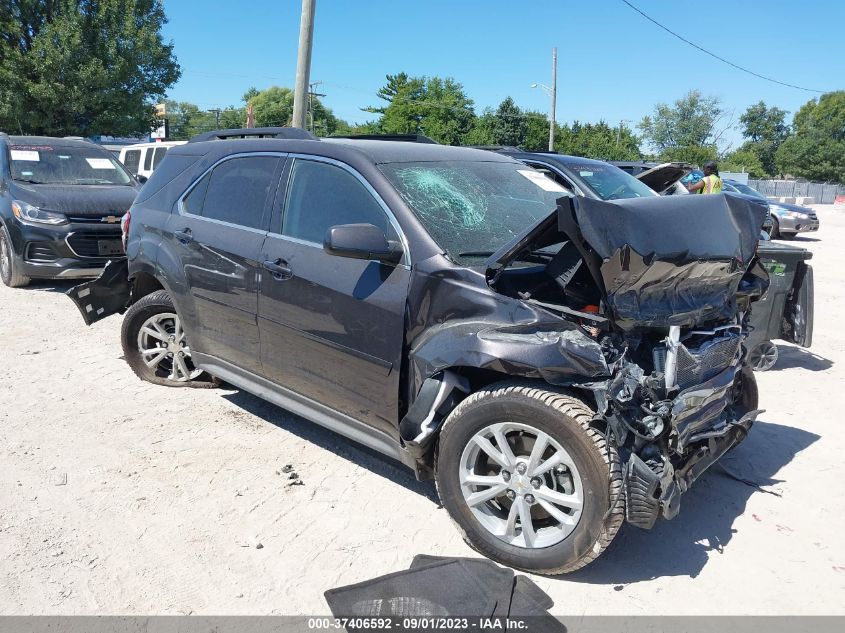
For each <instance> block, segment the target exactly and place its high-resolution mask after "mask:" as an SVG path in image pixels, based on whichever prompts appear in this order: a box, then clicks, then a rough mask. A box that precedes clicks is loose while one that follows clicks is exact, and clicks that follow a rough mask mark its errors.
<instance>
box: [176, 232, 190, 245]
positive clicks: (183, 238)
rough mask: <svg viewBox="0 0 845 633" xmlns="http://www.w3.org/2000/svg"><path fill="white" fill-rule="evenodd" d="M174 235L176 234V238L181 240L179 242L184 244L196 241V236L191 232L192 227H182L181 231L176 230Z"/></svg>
mask: <svg viewBox="0 0 845 633" xmlns="http://www.w3.org/2000/svg"><path fill="white" fill-rule="evenodd" d="M174 235H175V236H176V239H177V240H179V242H181V243H182V244H188V243H189V242H193V241H194V236H193V234H192V233H191V229H188V228H185V229H182V230H181V231H176V232H175V233H174Z"/></svg>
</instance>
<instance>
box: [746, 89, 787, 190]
mask: <svg viewBox="0 0 845 633" xmlns="http://www.w3.org/2000/svg"><path fill="white" fill-rule="evenodd" d="M739 121H740V123H741V124H742V135H743V136H744V137H745V138H747V139H748V142H747V143H745V145H744V146H743V149H745V150H747V151H750V152H753V153H754V154H756V155H757V158H758V159H759V162H760V163H761V164H762V165H763V169H764V170H765V173H766V174H768V175H772V174H774V173H775V172H776V171H777V167H776V165H775V154H776V152H777V149H778V147H780V144H781V143H783V142H784V141H785V140H786V138H787V137H788V136H789V126H788V125H787V124H786V111H785V110H781V109H780V108H776V107H771V108H769V107H767V106H766V104H765V102H763V101H759V102H757V103H755V104H754V105H751V106H748V109H747V110H746V111H745V112H744V113H743V114H742V116H740V117H739Z"/></svg>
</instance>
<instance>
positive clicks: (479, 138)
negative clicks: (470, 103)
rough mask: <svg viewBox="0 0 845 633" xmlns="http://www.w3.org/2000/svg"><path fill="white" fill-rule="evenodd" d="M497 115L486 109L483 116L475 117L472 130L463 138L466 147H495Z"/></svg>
mask: <svg viewBox="0 0 845 633" xmlns="http://www.w3.org/2000/svg"><path fill="white" fill-rule="evenodd" d="M495 117H496V114H495V112H494V111H493V110H492V109H490V108H485V110H484V112H482V113H481V116H477V117H475V120H474V121H473V123H472V128H470V130H469V131H468V132H467V133H466V135H465V136H464V138H463V144H464V145H495V144H496V141H495V137H494V135H493V126H494V122H495Z"/></svg>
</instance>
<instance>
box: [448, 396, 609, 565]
mask: <svg viewBox="0 0 845 633" xmlns="http://www.w3.org/2000/svg"><path fill="white" fill-rule="evenodd" d="M593 415H594V413H593V411H592V410H591V409H590V408H589V407H588V406H587V405H586V404H584V403H583V402H582V401H580V400H578V399H577V398H574V397H572V396H570V395H568V394H566V393H563V392H561V391H557V390H555V389H554V388H552V387H548V386H546V385H544V386H543V388H538V387H535V386H532V385H530V384H526V383H517V382H506V383H499V384H496V385H492V386H490V387H487V388H486V389H482V390H481V391H478V392H476V393H474V394H472V395H471V396H469V397H468V398H467V399H466V400H464V401H463V402H461V403H460V404H459V405H458V406H457V407H456V408H455V410H454V411H453V412H452V413H451V414H450V415H449V417H448V418H447V420H446V422H445V424H444V426H443V430H442V432H441V434H440V439H439V442H438V445H437V450H436V454H435V477H436V482H437V489H438V492H439V494H440V499H441V501H442V503H443V505H444V507H445V508H446V509H447V511H448V512H449V515H450V516H451V517H452V519H453V520H454V521H455V523H456V524H457V525H458V528H459V529H460V530H461V532H462V533H463V535H464V539H465V540H466V541H467V542H468V543H469V544H470V546H472V547H473V548H475V549H476V550H477V551H479V552H480V553H481V554H483V555H485V556H487V557H489V558H491V559H493V560H495V561H497V562H500V563H503V564H505V565H508V566H510V567H515V568H517V569H522V570H525V571H529V572H533V573H540V574H560V573H566V572H571V571H575V570H577V569H580V568H581V567H584V566H585V565H587V564H589V563H591V562H592V561H593V560H595V559H596V558H598V556H599V555H600V554H601V553H602V552H603V551H604V550H605V549H606V548H607V546H608V545H609V544H610V542H611V541H612V540H613V537H614V536H616V533H617V532H618V530H619V528H620V527H621V525H622V522H623V520H624V517H625V511H624V495H623V494H622V472H621V466H620V463H619V457H618V455H617V452H616V447H615V446H613V445H612V444H608V443H607V441H606V439H605V436H604V435H602V434H601V433H599V432H598V431H597V430H596V429H594V428H592V427H591V426H590V420H591V419H592V418H593Z"/></svg>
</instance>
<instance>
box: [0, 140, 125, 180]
mask: <svg viewBox="0 0 845 633" xmlns="http://www.w3.org/2000/svg"><path fill="white" fill-rule="evenodd" d="M9 158H10V159H11V164H10V167H11V172H12V178H13V179H14V180H19V181H21V182H28V183H30V184H36V185H131V184H132V178H131V177H130V176H129V174H128V173H127V172H126V169H124V167H123V165H121V164H120V163H119V162H118V161H117V159H116V158H115V157H114V156H113V155H112V154H111V152H108V151H106V150H104V149H100V148H99V147H97V146H96V145H94V144H93V143H92V144H91V147H85V146H79V147H77V146H55V145H41V144H39V145H25V144H19V145H10V146H9Z"/></svg>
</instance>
